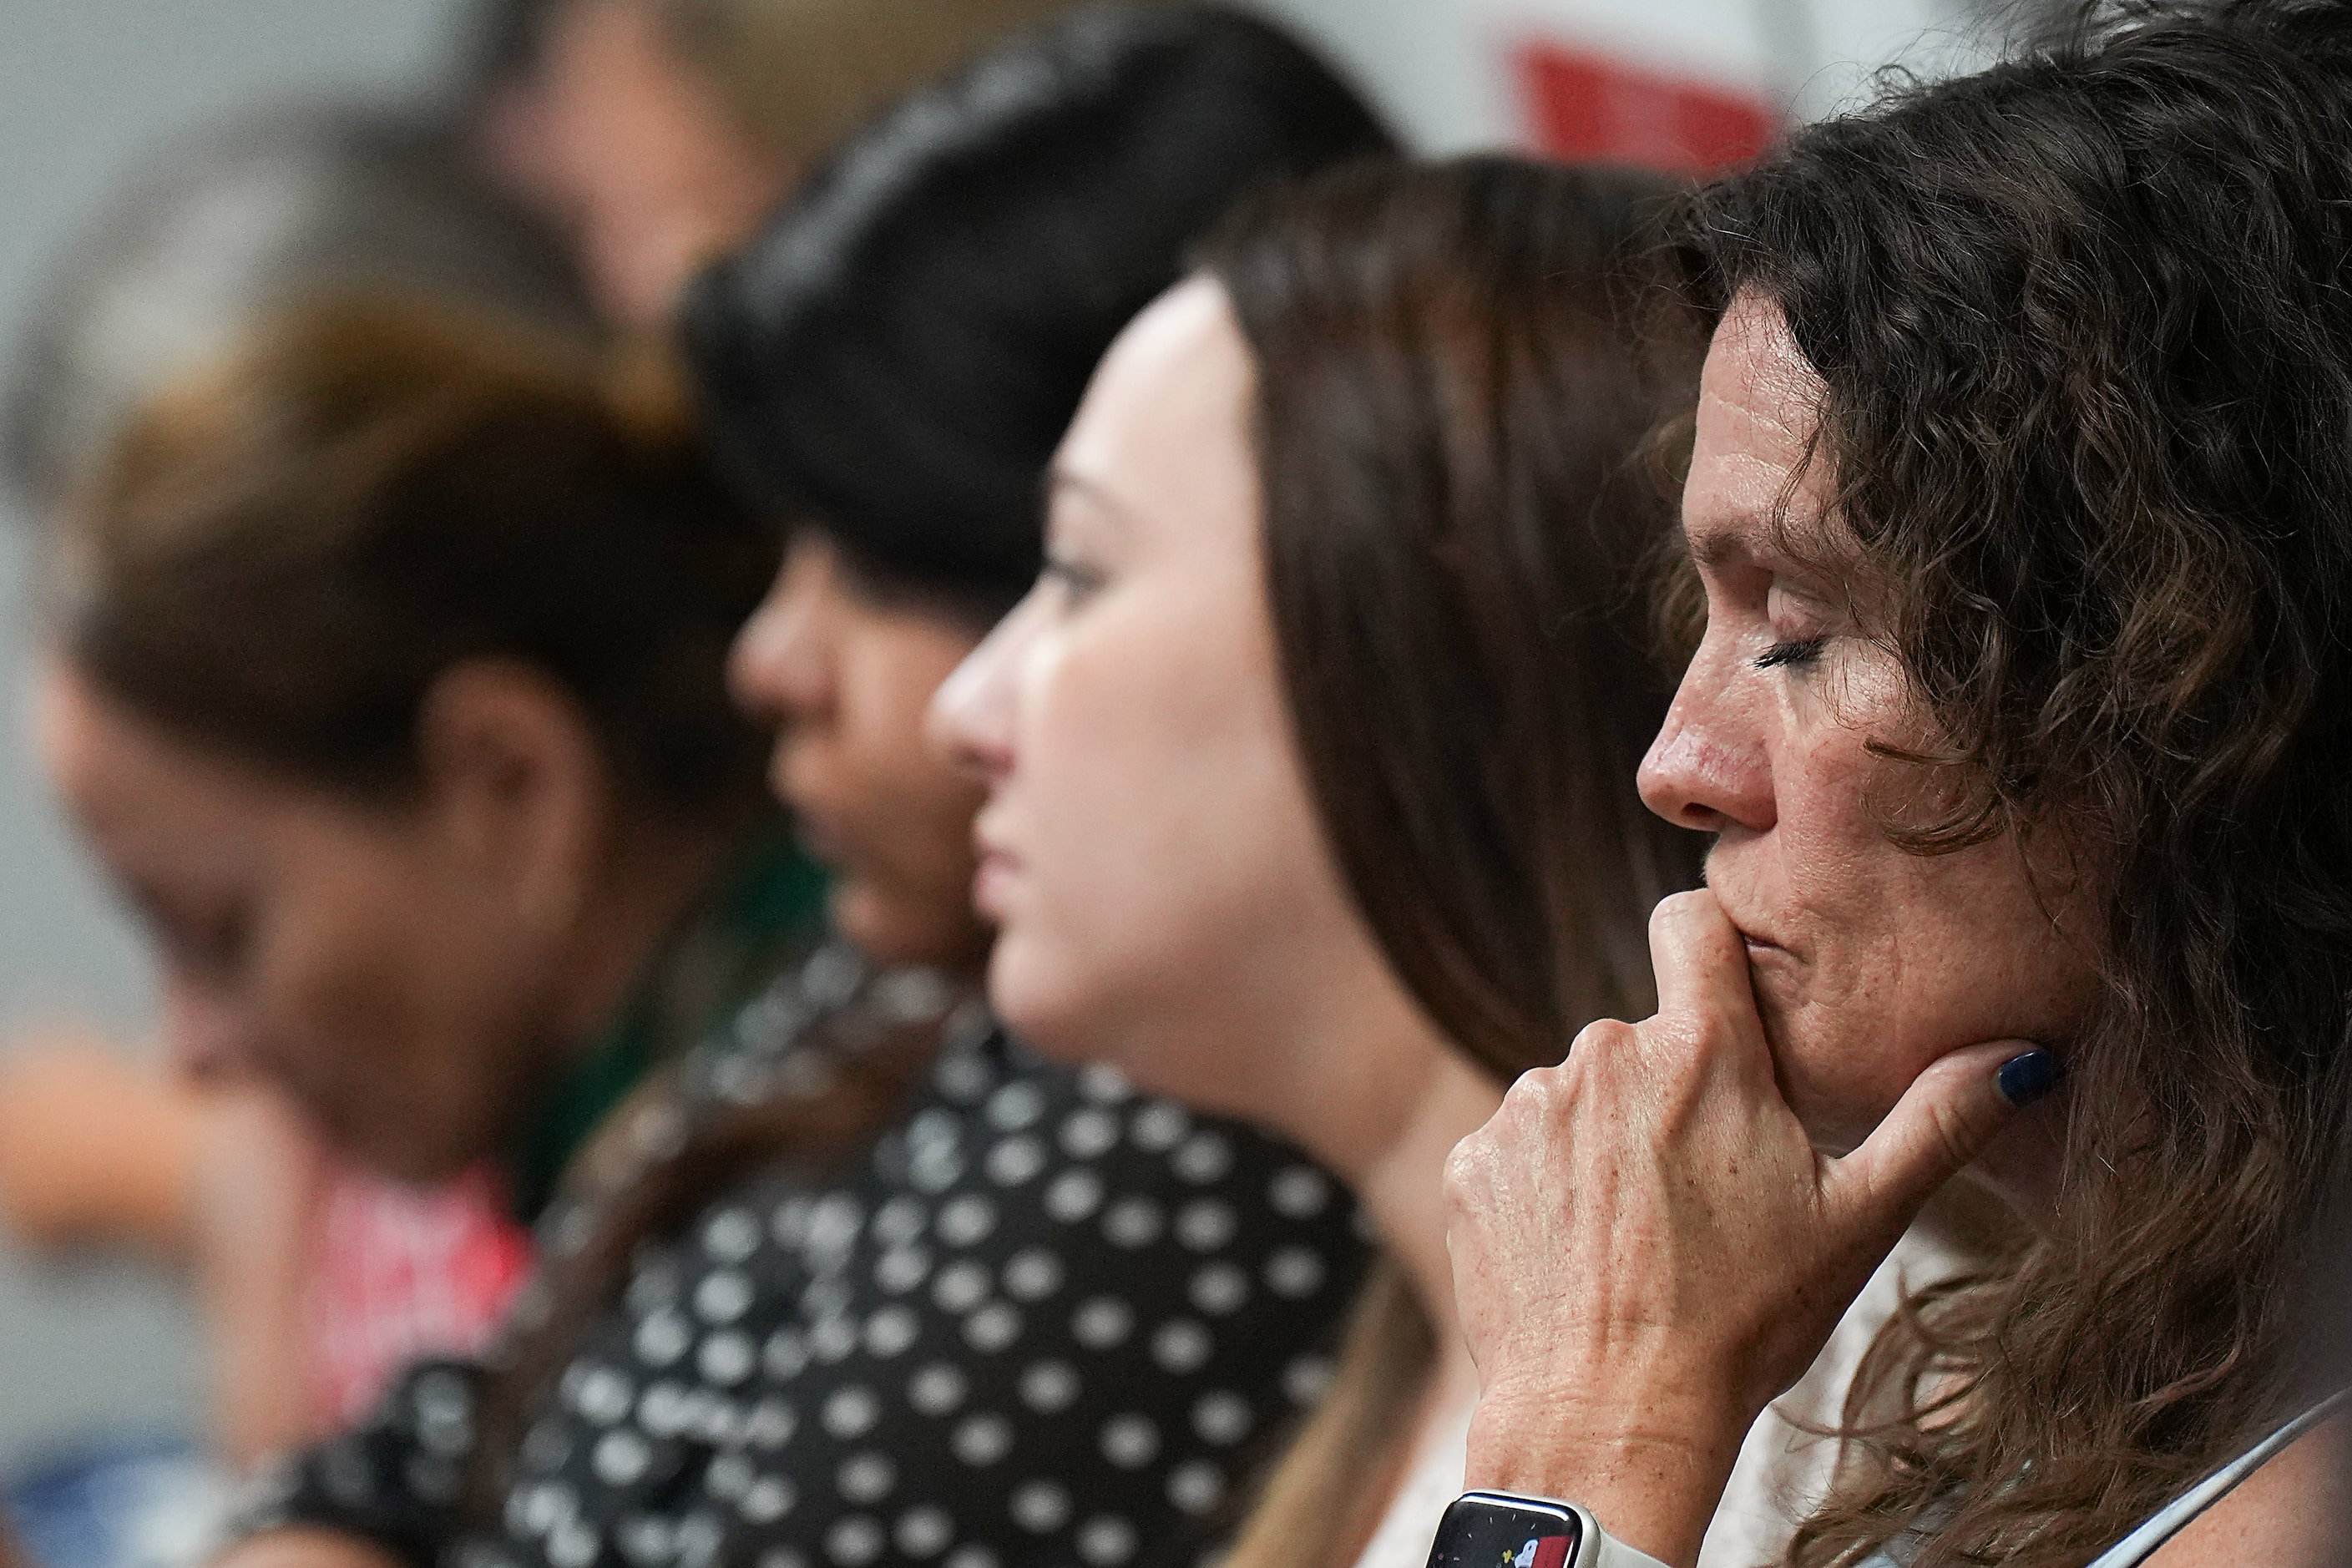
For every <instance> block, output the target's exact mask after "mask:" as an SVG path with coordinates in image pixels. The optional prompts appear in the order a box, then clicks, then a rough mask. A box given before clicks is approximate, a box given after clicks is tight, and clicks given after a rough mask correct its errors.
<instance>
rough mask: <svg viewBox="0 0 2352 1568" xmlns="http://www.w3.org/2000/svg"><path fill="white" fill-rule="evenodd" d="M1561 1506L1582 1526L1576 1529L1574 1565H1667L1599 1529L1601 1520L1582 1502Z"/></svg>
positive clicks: (1596, 1567)
mask: <svg viewBox="0 0 2352 1568" xmlns="http://www.w3.org/2000/svg"><path fill="white" fill-rule="evenodd" d="M1561 1506H1562V1507H1565V1508H1571V1509H1574V1510H1576V1518H1577V1522H1578V1523H1579V1524H1580V1526H1582V1528H1581V1529H1580V1531H1578V1532H1577V1542H1578V1543H1577V1548H1576V1563H1575V1568H1667V1565H1666V1564H1665V1563H1661V1562H1659V1561H1658V1560H1657V1559H1656V1558H1654V1557H1653V1556H1651V1555H1650V1554H1649V1553H1648V1552H1644V1551H1643V1550H1641V1549H1640V1548H1639V1547H1635V1546H1628V1545H1626V1544H1625V1543H1624V1542H1622V1541H1620V1540H1618V1539H1617V1538H1616V1537H1615V1536H1613V1535H1612V1534H1610V1533H1609V1532H1608V1531H1605V1530H1603V1529H1601V1521H1599V1520H1597V1519H1595V1518H1593V1517H1592V1510H1591V1509H1589V1508H1586V1507H1585V1506H1584V1505H1583V1504H1581V1503H1564V1504H1562V1505H1561Z"/></svg>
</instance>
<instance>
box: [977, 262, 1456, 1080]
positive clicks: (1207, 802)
mask: <svg viewBox="0 0 2352 1568" xmlns="http://www.w3.org/2000/svg"><path fill="white" fill-rule="evenodd" d="M1253 386H1254V371H1253V368H1252V365H1251V362H1250V357H1249V352H1248V349H1247V346H1246V345H1245V343H1244V341H1243V339H1242V336H1241V331H1240V329H1239V328H1238V326H1237V325H1236V324H1235V322H1234V319H1233V315H1232V312H1231V310H1230V308H1229V307H1228V306H1227V304H1226V301H1225V296H1224V294H1223V290H1222V289H1219V288H1217V287H1216V286H1215V285H1214V284H1212V283H1208V282H1203V281H1194V282H1191V283H1187V284H1185V285H1183V286H1182V287H1181V288H1179V289H1176V290H1175V291H1173V292H1172V293H1171V294H1169V295H1168V296H1166V297H1165V298H1164V299H1162V300H1160V303H1158V304H1156V305H1154V306H1153V307H1152V308H1151V309H1150V310H1148V311H1146V312H1145V313H1144V315H1143V316H1141V317H1140V318H1139V320H1138V321H1136V322H1135V323H1134V325H1132V326H1130V327H1129V329H1128V331H1127V332H1126V333H1125V334H1124V335H1123V336H1122V337H1121V338H1120V339H1119V341H1118V344H1117V346H1115V347H1114V348H1113V349H1112V350H1111V352H1110V354H1109V356H1108V358H1107V359H1106V360H1105V361H1104V363H1103V365H1102V368H1101V370H1100V371H1099V372H1098V373H1097V375H1096V377H1095V381H1094V384H1093V385H1092V387H1091V388H1089V390H1088V391H1087V398H1086V402H1085V405H1083V407H1081V409H1080V410H1079V413H1078V416H1077V418H1076V422H1075V423H1074V424H1073V425H1072V426H1071V427H1070V432H1069V435H1068V437H1067V438H1066V440H1065V441H1064V442H1063V445H1062V448H1061V451H1060V454H1059V456H1058V457H1057V458H1056V459H1055V475H1054V479H1055V482H1054V489H1053V499H1052V503H1051V507H1050V510H1049V513H1048V521H1047V529H1046V553H1047V564H1046V569H1045V575H1044V576H1043V577H1041V578H1040V580H1039V582H1038V585H1037V587H1036V588H1035V589H1034V591H1033V592H1032V593H1031V594H1030V595H1029V596H1028V597H1027V598H1026V599H1024V600H1023V601H1022V603H1021V605H1019V607H1018V608H1016V609H1015V610H1014V611H1013V613H1012V615H1011V616H1008V617H1007V618H1006V620H1005V621H1004V623H1003V625H1002V626H999V627H998V628H997V629H996V631H995V632H994V633H993V634H992V636H991V637H990V638H989V640H988V642H987V644H986V645H985V646H984V647H982V649H981V650H980V651H979V652H978V653H977V654H975V655H974V656H973V658H972V659H971V662H970V663H969V664H967V665H966V666H965V667H964V668H963V669H962V670H961V672H959V673H958V675H957V676H956V679H954V681H953V682H951V683H950V686H949V687H948V689H946V690H945V691H943V692H942V693H941V694H940V703H939V707H938V724H939V728H940V733H941V736H942V739H943V741H945V742H947V743H948V744H949V745H950V746H951V747H952V748H953V749H954V751H955V752H957V753H958V754H959V755H960V756H961V759H962V761H963V762H964V763H965V765H966V766H967V767H969V768H970V769H971V771H972V772H973V773H974V774H975V775H976V776H978V777H981V778H982V779H984V780H985V781H986V783H987V784H988V786H989V800H988V805H987V807H986V809H985V810H984V811H983V812H982V815H981V817H980V820H979V825H978V840H979V846H980V849H981V855H982V862H981V869H980V876H979V882H978V889H977V892H978V900H979V903H980V906H981V908H982V912H983V913H985V914H987V915H988V916H990V917H991V918H992V919H993V920H994V921H997V922H998V926H999V931H998V938H997V942H996V946H995V949H994V952H993V953H992V956H991V959H990V963H989V992H990V995H991V997H992V999H993V1000H994V1002H995V1003H996V1005H997V1008H998V1010H999V1012H1000V1013H1002V1014H1003V1017H1004V1018H1005V1021H1006V1022H1007V1023H1008V1024H1010V1025H1011V1026H1013V1028H1014V1029H1016V1030H1018V1031H1019V1032H1020V1033H1021V1034H1022V1035H1023V1037H1024V1038H1026V1039H1029V1040H1032V1041H1034V1043H1035V1044H1036V1045H1037V1046H1038V1047H1040V1048H1041V1049H1044V1050H1047V1051H1050V1052H1054V1053H1055V1054H1057V1055H1061V1056H1065V1057H1071V1058H1080V1057H1097V1058H1105V1059H1108V1060H1109V1061H1111V1062H1113V1063H1114V1064H1115V1065H1117V1066H1118V1067H1119V1068H1121V1069H1123V1070H1124V1071H1126V1072H1127V1073H1128V1074H1129V1076H1131V1077H1133V1078H1134V1079H1137V1080H1138V1081H1139V1082H1141V1083H1144V1084H1146V1085H1148V1086H1149V1087H1150V1088H1151V1089H1154V1090H1156V1091H1158V1092H1160V1093H1164V1094H1170V1095H1174V1096H1176V1097H1179V1098H1181V1099H1185V1100H1191V1101H1192V1102H1193V1103H1195V1104H1200V1105H1203V1106H1207V1107H1211V1108H1214V1109H1218V1110H1234V1111H1239V1112H1243V1113H1252V1112H1254V1111H1255V1110H1258V1109H1261V1108H1262V1107H1263V1106H1264V1105H1266V1104H1274V1103H1277V1102H1279V1101H1281V1100H1283V1099H1284V1098H1285V1097H1284V1096H1283V1095H1281V1094H1278V1093H1277V1094H1269V1093H1267V1092H1265V1089H1266V1085H1265V1084H1264V1083H1261V1082H1259V1081H1257V1080H1258V1079H1268V1080H1274V1079H1279V1078H1280V1076H1281V1075H1282V1074H1283V1072H1284V1071H1285V1068H1284V1066H1283V1064H1282V1062H1281V1060H1280V1058H1281V1057H1282V1055H1283V1052H1282V1050H1281V1048H1280V1047H1281V1046H1282V1044H1283V1043H1284V1042H1286V1041H1288V1040H1290V1039H1294V1038H1297V1037H1301V1036H1302V1034H1303V1032H1304V1031H1302V1030H1301V1029H1299V1028H1298V1027H1297V1022H1298V1017H1299V1012H1300V1009H1301V1008H1307V1009H1313V1010H1316V1011H1318V1012H1320V1013H1323V1014H1328V1013H1330V1012H1332V1011H1333V1010H1334V1009H1335V1008H1337V1007H1339V1006H1348V1007H1356V1006H1362V1007H1366V1008H1368V1009H1369V1008H1370V1007H1372V1006H1373V1005H1374V1004H1375V1003H1376V1002H1378V1003H1381V1005H1389V1004H1393V1009H1394V1010H1396V1011H1400V1012H1404V1011H1409V1010H1410V1009H1409V1007H1407V1005H1405V1004H1404V1003H1403V1002H1402V994H1401V989H1400V987H1399V985H1398V984H1397V982H1396V981H1395V980H1394V978H1393V976H1392V975H1391V973H1390V972H1389V970H1388V969H1387V966H1386V965H1385V963H1383V962H1382V961H1381V957H1380V955H1379V953H1378V952H1377V950H1376V949H1375V947H1374V946H1373V943H1372V941H1371V938H1370V933H1369V931H1367V930H1366V929H1365V927H1364V925H1363V922H1362V921H1361V920H1360V918H1359V917H1358V915H1357V914H1356V911H1355V908H1354V906H1353V904H1352V903H1351V902H1350V901H1349V898H1348V896H1347V893H1346V890H1345V889H1344V887H1343V886H1342V884H1341V882H1340V879H1339V871H1338V868H1337V867H1336V866H1335V865H1334V863H1333V861H1332V859H1331V857H1330V855H1329V853H1328V850H1327V849H1326V848H1325V847H1324V843H1323V838H1322V833H1321V829H1320V826H1319V825H1318V822H1317V819H1316V816H1315V811H1314V807H1313V805H1312V803H1311V801H1310V799H1309V796H1308V793H1307V782H1306V777H1305V773H1304V771H1303V767H1302V764H1301V763H1300V760H1299V757H1298V752H1297V745H1296V743H1295V742H1294V741H1293V739H1292V735H1291V729H1290V723H1289V719H1288V713H1287V710H1286V705H1285V700H1284V698H1283V694H1282V690H1281V686H1280V682H1279V680H1278V679H1277V670H1278V661H1277V654H1276V646H1275V638H1274V628H1273V626H1272V623H1271V621H1270V619H1269V616H1268V611H1267V605H1266V596H1265V581H1264V574H1263V570H1262V568H1261V565H1260V552H1259V549H1258V531H1259V512H1260V504H1259V498H1258V486H1257V477H1256V465H1255V457H1254V453H1253V449H1252V445H1251V436H1250V423H1249V421H1250V410H1251V405H1252V399H1253ZM1367 1049H1369V1046H1368V1047H1367ZM1309 1092H1311V1091H1309Z"/></svg>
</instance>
